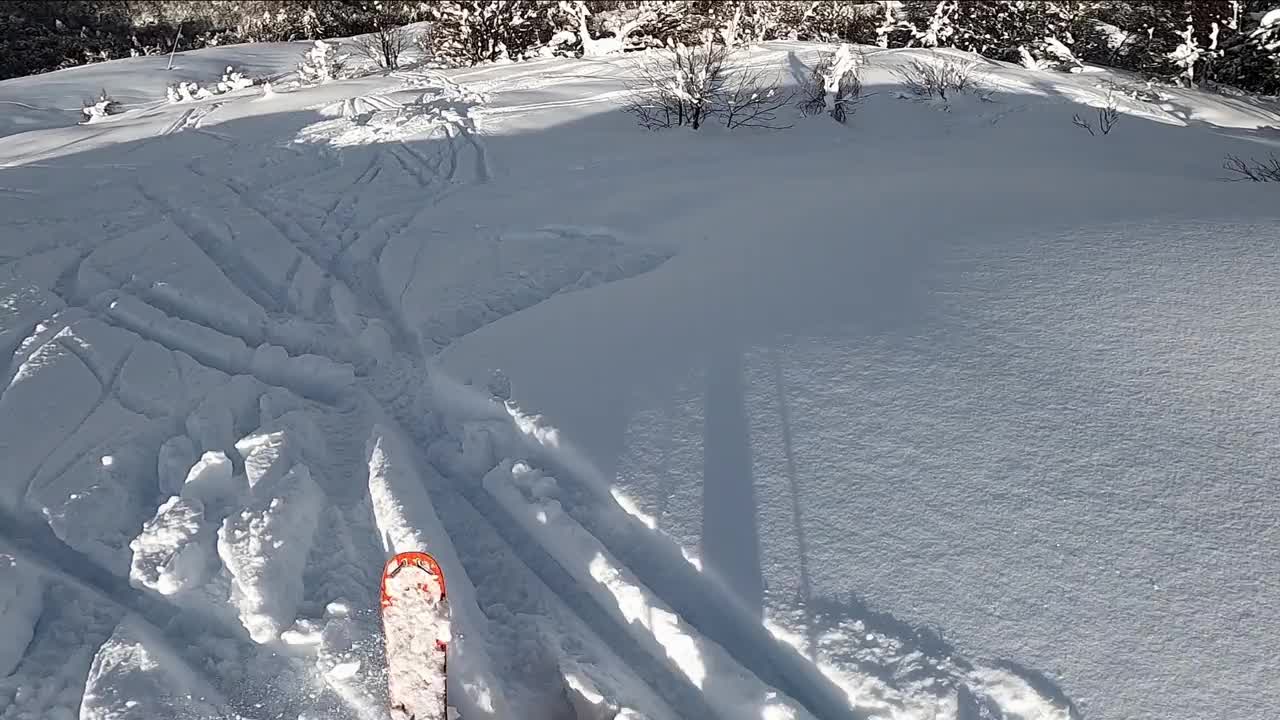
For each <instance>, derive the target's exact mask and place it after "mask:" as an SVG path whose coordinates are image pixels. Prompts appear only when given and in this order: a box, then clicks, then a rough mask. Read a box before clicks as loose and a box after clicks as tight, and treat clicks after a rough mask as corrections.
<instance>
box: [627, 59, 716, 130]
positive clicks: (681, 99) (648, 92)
mask: <svg viewBox="0 0 1280 720" xmlns="http://www.w3.org/2000/svg"><path fill="white" fill-rule="evenodd" d="M729 72H730V67H729V49H728V48H727V47H725V46H724V45H719V44H715V43H710V42H708V43H704V44H702V45H694V46H692V47H689V46H686V45H683V44H681V45H677V46H676V47H675V48H673V49H671V50H661V51H654V54H653V55H651V56H649V57H648V58H646V59H644V60H642V61H640V62H638V63H637V64H636V66H635V79H634V80H633V81H632V84H631V96H630V98H629V99H628V101H627V104H626V106H625V108H624V109H625V110H626V112H628V113H631V114H632V115H634V116H635V117H636V122H637V123H639V124H640V126H641V127H644V128H647V129H650V130H654V129H658V128H669V127H681V126H685V125H688V126H689V127H691V128H693V129H694V130H697V129H698V128H700V127H702V124H703V122H704V121H705V120H706V119H707V117H708V116H710V115H711V114H712V112H714V110H715V107H716V98H717V96H719V95H720V94H721V93H722V92H723V91H724V87H725V83H726V81H727V80H728V76H729Z"/></svg>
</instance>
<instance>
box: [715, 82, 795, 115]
mask: <svg viewBox="0 0 1280 720" xmlns="http://www.w3.org/2000/svg"><path fill="white" fill-rule="evenodd" d="M794 98H795V93H794V92H784V91H783V90H782V88H781V86H780V84H779V81H778V77H777V75H776V74H775V75H770V74H769V73H768V72H767V71H765V70H763V69H758V68H755V69H747V70H740V71H738V72H735V73H733V74H732V75H731V76H730V79H729V81H728V83H727V84H726V86H725V88H724V91H723V92H722V93H720V95H719V96H718V97H717V98H716V100H715V108H714V110H715V112H716V114H717V115H719V116H720V117H721V118H722V119H723V120H724V126H725V127H727V128H729V129H730V130H735V129H737V128H763V129H766V130H785V129H786V128H789V127H791V124H790V123H787V124H781V123H779V122H778V112H779V111H781V110H782V109H783V108H784V107H787V106H788V105H790V104H791V101H792V100H793V99H794Z"/></svg>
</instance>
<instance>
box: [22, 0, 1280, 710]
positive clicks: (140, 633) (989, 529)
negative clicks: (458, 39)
mask: <svg viewBox="0 0 1280 720" xmlns="http://www.w3.org/2000/svg"><path fill="white" fill-rule="evenodd" d="M575 7H576V6H575ZM584 9H585V6H584ZM1274 13H1275V11H1273V12H1272V13H1270V14H1267V15H1266V16H1265V18H1263V19H1264V23H1263V24H1264V26H1266V28H1267V29H1269V28H1273V27H1275V26H1276V25H1277V23H1278V22H1280V21H1277V20H1274V19H1273V18H1272V15H1274ZM584 17H585V16H584ZM597 19H598V18H597ZM623 29H624V28H621V27H616V28H609V29H608V30H606V32H604V33H603V35H602V37H600V38H595V39H594V42H595V44H594V45H591V47H590V48H589V52H590V53H596V52H603V51H612V50H615V49H617V48H618V47H620V46H621V45H622V40H621V35H625V33H621V35H620V34H617V33H614V32H613V31H615V30H618V31H620V30H623ZM1103 30H1104V31H1106V30H1108V29H1107V28H1103ZM610 34H613V37H612V38H610V37H609V35H610ZM1194 39H1195V38H1191V39H1190V40H1188V42H1187V43H1185V45H1186V47H1185V48H1183V52H1182V53H1181V54H1180V55H1179V56H1178V57H1180V58H1181V59H1183V60H1185V59H1186V58H1187V57H1190V54H1193V53H1195V52H1199V51H1200V50H1203V48H1199V49H1197V46H1195V45H1194V43H1193V42H1191V41H1192V40H1194ZM1119 40H1120V38H1116V41H1117V43H1118V42H1119ZM342 42H343V41H342V40H328V41H326V42H325V43H324V46H323V48H321V47H320V46H317V45H316V44H315V42H314V41H305V42H296V43H260V44H252V45H238V46H220V47H214V48H208V49H205V50H200V51H192V52H184V53H179V54H177V55H175V56H174V58H173V63H174V69H173V70H172V71H166V70H165V69H164V68H165V67H166V66H167V64H168V62H169V58H168V57H167V56H152V57H138V58H131V59H125V60H119V61H113V62H105V63H96V64H93V65H87V66H84V67H78V68H71V69H67V70H62V71H58V72H54V73H48V74H45V75H41V76H37V77H31V78H16V79H11V80H5V81H0V106H2V107H3V111H2V112H0V167H3V175H0V458H3V465H4V473H3V474H2V475H0V720H67V719H68V718H71V719H74V718H76V717H80V718H82V719H88V718H93V719H98V718H101V719H102V720H106V719H107V718H111V719H112V720H118V719H119V718H148V719H150V718H161V717H163V718H192V719H194V718H200V719H201V720H205V719H207V718H211V717H217V718H252V719H253V720H263V719H265V718H298V719H299V720H303V719H306V720H317V719H319V718H324V719H325V720H385V718H386V717H387V714H388V708H387V691H388V667H387V662H386V652H385V650H386V645H387V643H388V642H389V641H392V640H394V639H393V638H384V637H383V636H382V633H381V623H380V607H379V595H378V582H379V576H380V572H381V570H382V567H383V565H384V563H385V562H386V560H387V558H389V557H391V556H392V555H393V554H394V553H396V552H398V551H405V550H423V551H427V552H430V553H431V554H432V555H434V556H435V557H436V558H437V559H438V560H439V561H440V563H441V565H442V567H443V568H444V571H445V574H446V576H447V577H448V581H449V602H450V606H451V614H452V618H451V632H450V634H451V636H452V640H451V642H450V644H449V654H448V663H449V677H448V680H447V683H448V689H449V699H450V702H451V703H452V704H453V705H454V709H455V710H456V711H457V712H458V713H459V714H460V716H461V717H462V718H464V719H465V720H506V719H508V718H516V717H518V718H522V720H566V719H570V718H571V719H574V720H605V719H610V718H611V719H613V720H618V719H619V718H626V719H631V720H635V719H637V718H647V719H648V720H676V719H677V718H687V717H697V718H704V717H705V718H723V719H726V720H728V719H730V718H731V719H732V720H737V719H738V718H770V719H771V720H777V719H779V718H806V717H812V718H822V719H823V720H863V719H864V718H868V719H869V718H885V719H889V718H892V719H894V720H969V719H972V718H1005V719H1007V720H1014V719H1018V720H1032V719H1034V720H1060V719H1064V718H1079V717H1088V718H1091V719H1097V720H1201V719H1202V718H1212V717H1230V718H1255V717H1265V716H1266V714H1265V711H1264V710H1260V708H1268V707H1276V706H1280V686H1277V684H1276V683H1275V682H1274V678H1275V676H1276V672H1277V668H1276V662H1275V659H1274V657H1273V655H1274V653H1273V652H1272V648H1273V647H1274V646H1275V645H1276V643H1277V641H1280V630H1278V628H1280V584H1277V582H1278V581H1277V578H1280V565H1277V560H1276V553H1275V552H1274V548H1275V547H1276V545H1277V542H1280V535H1278V534H1277V533H1278V532H1280V530H1277V525H1276V523H1275V522H1274V518H1275V517H1276V516H1277V515H1278V514H1280V501H1278V500H1277V497H1276V494H1275V492H1274V485H1275V482H1274V481H1275V477H1274V476H1275V468H1276V467H1280V457H1277V452H1278V450H1277V449H1278V448H1280V442H1277V440H1278V438H1277V435H1276V429H1277V428H1280V416H1278V415H1277V407H1276V404H1275V402H1274V400H1273V399H1274V397H1275V396H1276V395H1277V392H1278V391H1280V387H1277V380H1276V375H1275V373H1274V365H1275V363H1274V356H1275V348H1276V347H1277V345H1278V343H1280V336H1278V335H1277V331H1276V329H1277V328H1280V317H1277V312H1280V310H1277V304H1276V302H1275V295H1276V288H1277V287H1280V278H1278V277H1277V271H1276V268H1277V267H1280V266H1278V265H1277V262H1276V260H1277V258H1276V253H1277V250H1276V243H1275V238H1276V237H1277V236H1280V212H1278V211H1277V208H1280V204H1277V203H1276V196H1275V192H1274V188H1272V187H1268V186H1265V185H1263V184H1254V183H1225V182H1222V181H1221V178H1220V175H1221V170H1220V168H1221V163H1222V158H1223V157H1224V156H1225V155H1227V154H1232V155H1238V156H1240V157H1265V156H1266V154H1267V152H1270V151H1271V149H1273V148H1274V146H1275V142H1276V141H1275V131H1274V128H1276V127H1280V112H1278V111H1277V108H1276V107H1275V105H1274V103H1270V102H1268V101H1266V100H1262V99H1257V98H1248V97H1238V96H1228V95H1225V94H1207V93H1203V92H1200V91H1198V90H1195V89H1191V88H1182V87H1171V86H1169V87H1167V86H1158V85H1151V84H1147V83H1142V82H1139V81H1136V80H1135V79H1134V78H1132V77H1130V76H1128V75H1127V74H1125V73H1119V72H1112V71H1109V70H1106V69H1102V68H1097V67H1081V66H1079V65H1078V64H1077V63H1074V62H1071V61H1070V59H1069V58H1068V57H1067V55H1065V54H1063V51H1062V48H1059V47H1057V46H1055V45H1054V44H1053V43H1052V42H1051V41H1049V40H1048V39H1046V41H1045V42H1044V43H1040V44H1037V45H1036V46H1034V47H1032V46H1029V47H1028V48H1027V56H1028V57H1029V58H1030V59H1031V60H1034V61H1036V62H1034V63H1033V64H1035V65H1036V66H1037V67H1041V68H1045V67H1046V65H1047V66H1048V69H1040V70H1034V71H1033V70H1028V69H1027V68H1024V67H1021V66H1018V65H1015V64H1010V63H998V62H989V61H984V60H981V59H980V58H977V57H976V56H972V55H968V54H966V53H962V52H958V51H955V50H949V49H925V48H905V49H896V50H887V49H883V48H870V47H862V48H847V49H845V50H843V51H840V53H841V54H840V58H841V59H842V63H843V64H842V65H841V67H845V66H851V65H852V64H853V63H855V62H856V63H857V64H858V73H859V78H860V79H861V81H862V83H863V87H864V90H865V92H864V93H863V96H862V100H861V102H860V103H859V106H858V112H857V113H856V114H852V115H850V117H849V118H848V123H847V124H845V125H841V124H838V123H833V122H799V118H798V116H796V117H790V116H789V117H787V118H785V119H786V121H787V122H788V123H791V122H794V127H792V128H791V129H789V130H785V131H778V132H749V133H743V132H737V133H725V132H722V131H719V130H717V129H714V128H709V129H705V130H703V131H700V132H699V133H696V134H695V133H676V132H663V133H649V132H643V131H641V130H640V129H638V128H636V127H635V126H634V125H632V124H631V122H630V119H629V118H628V117H627V116H626V115H625V114H624V113H620V112H618V111H617V107H618V101H619V100H620V99H622V98H625V97H627V95H628V93H629V90H628V86H629V84H630V83H629V77H630V76H631V70H632V67H633V63H634V62H635V55H634V54H630V55H626V56H601V57H591V58H585V59H570V58H551V57H546V58H539V59H535V60H530V61H528V62H515V63H493V64H483V65H479V66H475V67H468V68H455V69H448V70H440V69H434V68H428V67H425V66H423V65H416V66H409V67H405V68H402V69H401V70H398V71H394V72H372V73H365V74H361V73H360V72H359V68H351V67H348V68H346V69H345V71H344V72H343V73H338V74H337V75H338V76H337V77H335V73H334V72H333V71H334V69H335V67H334V65H333V64H332V63H330V62H329V60H333V59H337V58H339V57H340V56H341V55H342ZM1130 44H1132V42H1130ZM1116 49H1117V51H1119V52H1123V51H1124V46H1123V45H1122V44H1118V45H1117V48H1116ZM837 50H838V48H836V47H835V46H829V45H819V44H813V43H805V42H767V43H759V44H755V45H752V46H751V47H750V48H749V49H743V50H739V51H735V52H736V54H735V61H740V62H741V63H742V64H744V65H746V66H749V67H751V68H753V69H759V70H760V71H761V72H765V73H767V74H769V75H770V76H772V75H774V74H776V75H777V76H778V77H780V78H782V80H783V82H784V84H785V85H786V86H787V88H786V89H788V90H789V89H790V88H791V87H793V86H794V84H795V83H796V82H797V80H799V79H803V78H811V77H812V76H813V68H814V66H815V65H816V63H817V62H818V61H819V58H820V57H822V56H823V55H825V54H829V53H834V52H836V51H837ZM855 51H856V52H855ZM308 53H310V54H311V55H312V56H313V57H312V60H313V61H314V60H321V61H322V62H319V63H316V62H312V61H309V63H310V66H311V68H312V70H308V71H305V72H307V73H310V74H309V75H308V76H307V77H306V78H300V77H299V74H298V71H299V67H298V62H299V59H300V58H301V57H302V56H303V55H304V54H308ZM1068 54H1069V53H1068ZM1037 58H1039V60H1036V59H1037ZM1053 58H1057V59H1058V60H1061V61H1062V63H1061V64H1062V65H1071V66H1072V68H1073V71H1071V72H1058V71H1055V70H1053V69H1052V66H1053V65H1054V64H1057V63H1048V64H1046V63H1045V62H1044V61H1045V59H1050V60H1052V59H1053ZM913 62H923V63H939V62H957V63H961V64H968V63H976V64H975V65H974V70H973V71H974V72H975V73H976V76H977V79H978V80H979V81H980V84H981V87H982V93H981V97H978V96H970V95H961V96H957V97H954V98H948V101H947V102H946V103H934V104H928V103H920V102H915V101H904V100H902V99H900V96H901V95H902V92H901V91H902V89H903V88H902V80H901V77H900V76H899V74H898V73H899V71H901V70H902V69H903V68H904V67H907V66H908V65H909V64H911V63H913ZM228 68H232V69H231V70H230V71H229V70H228ZM157 78H164V79H163V80H157ZM250 78H254V79H263V80H269V82H264V83H263V85H264V89H263V92H262V93H261V94H259V93H258V92H257V91H256V90H253V89H251V88H248V87H245V83H246V82H247V80H248V79H250ZM304 79H305V80H307V81H306V82H303V80H304ZM832 79H833V80H834V79H835V77H834V75H833V76H832ZM312 81H315V82H312ZM219 82H221V83H223V88H221V92H218V93H214V92H213V91H212V89H218V83H219ZM168 83H173V84H174V88H173V94H174V96H175V97H176V99H177V100H178V101H177V102H173V103H170V102H168V100H169V98H167V97H166V92H165V85H166V84H168ZM179 83H186V85H179ZM103 88H106V89H107V91H108V92H109V93H110V95H111V97H112V98H114V99H115V100H117V101H118V102H119V107H118V108H115V109H116V110H118V111H119V112H117V113H115V114H108V115H107V116H105V117H103V116H101V113H98V115H99V116H98V117H95V118H94V119H93V122H86V123H83V124H82V123H81V121H82V120H83V119H84V118H85V116H84V115H83V113H82V111H81V108H82V106H83V103H84V102H85V99H86V98H96V97H97V96H98V94H99V93H100V92H101V91H102V89H103ZM183 88H185V92H184V89H183ZM201 89H205V90H204V91H202V90H201ZM206 94H207V97H201V96H202V95H206ZM1109 100H1110V101H1111V102H1114V103H1115V106H1116V108H1117V110H1118V111H1119V112H1120V113H1122V116H1121V119H1120V121H1119V123H1118V124H1117V125H1116V127H1115V130H1114V131H1113V132H1111V133H1109V134H1108V135H1106V136H1096V137H1095V136H1090V135H1088V134H1086V133H1082V132H1078V131H1077V130H1076V129H1075V128H1073V127H1072V125H1071V121H1072V117H1073V115H1075V114H1077V113H1079V114H1082V115H1084V116H1086V117H1088V116H1091V115H1092V113H1093V112H1094V108H1098V107H1102V106H1105V105H1106V104H1107V103H1108V101H1109ZM104 109H105V108H104ZM785 112H787V113H792V115H795V114H796V113H794V112H793V111H792V109H791V108H787V109H786V110H785ZM1206 658H1210V659H1211V660H1212V662H1205V659H1206Z"/></svg>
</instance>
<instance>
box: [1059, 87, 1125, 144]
mask: <svg viewBox="0 0 1280 720" xmlns="http://www.w3.org/2000/svg"><path fill="white" fill-rule="evenodd" d="M1121 115H1122V113H1121V112H1120V108H1119V107H1117V106H1116V98H1115V95H1114V94H1113V93H1110V92H1108V93H1107V100H1106V102H1105V103H1104V104H1103V105H1102V106H1100V107H1099V108H1098V109H1097V126H1096V128H1097V131H1096V132H1095V126H1094V123H1093V122H1092V121H1090V120H1086V119H1085V118H1082V117H1080V113H1076V114H1075V116H1074V117H1072V118H1071V124H1072V125H1075V126H1076V127H1078V128H1080V129H1082V130H1087V131H1088V132H1089V134H1090V135H1094V136H1096V135H1097V134H1098V133H1102V134H1103V135H1110V134H1111V130H1112V129H1113V128H1115V126H1116V123H1117V122H1119V121H1120V116H1121Z"/></svg>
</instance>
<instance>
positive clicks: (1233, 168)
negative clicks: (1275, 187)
mask: <svg viewBox="0 0 1280 720" xmlns="http://www.w3.org/2000/svg"><path fill="white" fill-rule="evenodd" d="M1222 167H1223V169H1224V170H1226V171H1227V172H1229V173H1232V174H1233V175H1234V177H1229V178H1227V179H1228V180H1235V181H1241V180H1248V181H1250V182H1280V157H1277V156H1276V154H1275V153H1271V155H1270V156H1268V157H1267V159H1266V160H1257V159H1252V158H1251V159H1249V160H1245V159H1244V158H1241V157H1239V156H1237V155H1228V156H1227V157H1226V159H1225V160H1223V161H1222Z"/></svg>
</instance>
